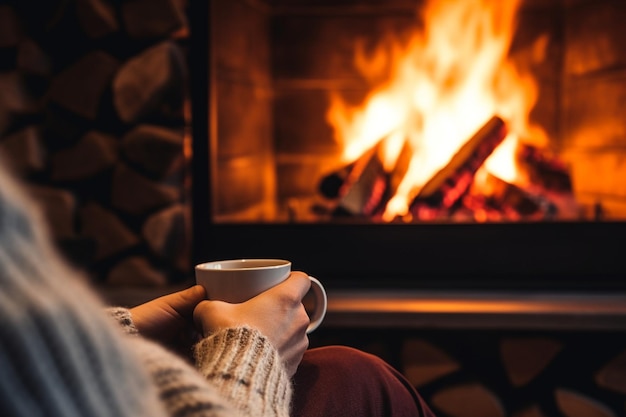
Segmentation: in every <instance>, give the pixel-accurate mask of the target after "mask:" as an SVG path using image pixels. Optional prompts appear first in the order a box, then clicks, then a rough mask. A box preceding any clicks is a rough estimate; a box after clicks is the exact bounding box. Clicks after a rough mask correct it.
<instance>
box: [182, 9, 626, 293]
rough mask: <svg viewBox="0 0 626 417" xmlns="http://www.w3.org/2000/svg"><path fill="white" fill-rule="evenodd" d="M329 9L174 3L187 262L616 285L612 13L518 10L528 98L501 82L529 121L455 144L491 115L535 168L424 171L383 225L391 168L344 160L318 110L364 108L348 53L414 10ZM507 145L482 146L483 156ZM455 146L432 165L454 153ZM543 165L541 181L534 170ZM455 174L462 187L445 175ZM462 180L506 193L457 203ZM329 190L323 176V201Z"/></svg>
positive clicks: (464, 282) (515, 52) (426, 279)
mask: <svg viewBox="0 0 626 417" xmlns="http://www.w3.org/2000/svg"><path fill="white" fill-rule="evenodd" d="M200 3H201V4H200ZM204 3H207V4H204ZM335 3H337V2H332V1H315V2H311V1H305V0H303V1H297V2H294V1H282V0H273V1H252V0H235V1H232V0H229V1H225V0H224V1H219V0H214V1H212V2H194V3H192V4H190V8H191V13H190V19H191V30H192V36H191V40H190V42H191V49H190V51H191V61H190V63H191V65H190V69H191V76H192V82H191V85H192V86H193V88H192V111H193V117H192V120H193V197H194V198H193V200H194V201H193V204H194V207H193V209H194V216H193V225H194V261H198V262H199V261H205V260H207V259H217V258H238V257H254V256H271V257H277V256H278V257H285V258H289V259H291V260H293V261H294V267H295V268H297V269H303V270H306V271H308V272H310V273H311V274H313V275H317V276H319V277H320V278H322V279H323V280H324V282H325V283H327V285H328V286H329V287H355V286H356V287H359V288H388V287H395V288H413V289H415V288H417V289H419V288H448V289H449V288H458V289H467V288H470V289H516V290H517V289H519V290H523V289H543V290H559V291H562V290H581V291H582V290H584V291H592V290H611V289H623V288H624V287H626V284H625V283H624V280H623V277H624V276H626V262H624V261H623V260H622V259H621V256H620V255H621V250H620V247H619V244H617V243H615V241H616V240H617V241H619V239H620V237H621V236H623V235H624V232H626V222H625V221H624V219H626V192H625V191H624V189H625V186H626V175H624V174H623V172H624V171H623V162H622V160H623V159H624V155H626V153H625V152H626V139H625V137H624V135H623V132H624V130H625V129H624V124H623V122H622V120H621V118H620V117H619V116H618V114H619V113H618V112H619V111H620V103H621V102H622V99H623V97H624V96H625V95H626V83H625V82H624V81H626V70H625V69H624V65H623V62H625V61H624V59H623V58H624V57H622V54H623V53H622V52H621V50H620V48H618V45H619V41H620V38H619V37H620V36H621V35H620V30H619V22H620V16H624V15H626V6H623V5H621V4H620V3H617V2H613V1H609V0H607V1H602V2H586V1H576V2H561V1H557V0H554V1H549V2H539V1H529V0H527V1H524V2H521V4H520V8H519V10H518V11H516V13H515V16H516V17H517V18H519V21H518V24H517V26H516V27H515V31H514V36H513V37H512V39H511V40H510V48H508V49H507V51H508V55H507V57H508V58H507V59H510V62H512V63H515V64H516V65H518V66H517V67H516V68H517V70H518V71H519V72H520V73H521V74H522V75H524V76H526V75H531V76H532V81H533V87H532V88H531V87H528V85H527V84H523V85H522V86H521V87H520V85H517V87H516V88H518V89H519V88H522V89H524V91H528V89H529V88H530V89H531V90H532V91H533V92H534V93H533V94H534V96H533V94H531V96H533V97H530V98H528V97H526V98H525V99H526V100H530V99H534V101H532V100H531V101H532V103H531V104H532V106H530V107H529V108H527V109H526V110H527V112H528V116H529V117H528V119H527V120H523V121H522V122H520V121H519V120H518V116H519V118H524V117H525V116H526V114H525V113H524V112H523V111H519V109H518V111H517V112H515V113H514V114H515V115H517V116H515V117H513V116H511V115H510V114H507V113H506V112H507V111H506V110H502V109H501V108H498V107H497V106H495V105H494V106H495V107H494V106H492V107H491V108H490V110H488V111H483V112H482V113H480V115H478V116H477V118H476V120H475V121H474V122H472V123H470V124H469V125H468V126H469V127H468V126H465V136H464V137H463V138H458V137H457V138H456V139H455V140H457V141H461V142H463V141H466V140H469V139H470V138H471V137H475V136H476V132H478V131H479V128H481V127H485V126H487V127H488V126H489V123H490V122H489V120H490V118H491V120H492V121H493V120H496V121H500V122H502V124H503V125H504V126H505V128H506V133H507V134H508V133H511V132H514V133H515V132H516V133H517V134H518V136H522V143H523V144H524V146H518V147H517V149H518V153H517V154H516V156H517V157H518V161H519V158H520V155H522V154H524V155H525V156H526V157H527V158H528V157H529V155H532V158H533V159H532V161H535V162H537V161H540V162H541V163H544V165H541V167H542V169H543V171H542V170H541V169H538V168H537V166H538V165H536V164H535V165H534V167H535V170H534V171H532V172H530V171H526V176H525V181H520V180H519V178H518V179H517V180H515V179H510V178H508V177H505V176H504V174H501V173H498V172H495V174H494V171H489V172H485V170H484V169H483V168H484V167H482V165H483V164H482V163H481V164H478V166H476V167H475V168H476V169H472V170H467V169H465V170H464V171H463V169H461V170H460V171H459V169H456V168H458V166H460V167H462V168H463V167H467V166H469V165H471V163H473V162H474V161H475V159H474V160H473V159H472V158H469V161H470V162H469V163H468V157H467V156H465V157H463V156H460V157H456V160H455V158H452V160H454V162H455V163H454V164H452V163H451V162H447V163H446V162H444V163H443V164H439V165H437V166H436V167H435V168H434V169H433V170H432V172H430V174H428V175H427V176H426V177H424V180H423V181H422V182H421V183H419V182H418V183H417V184H414V185H413V187H412V189H411V190H412V191H411V192H409V193H408V197H406V198H405V199H406V201H408V202H409V203H412V205H410V207H411V209H410V210H408V211H399V212H394V213H393V215H392V216H389V215H385V214H386V213H387V214H388V210H386V208H385V204H386V203H387V202H388V201H389V199H390V197H391V196H390V195H389V193H390V192H392V191H394V188H398V187H397V183H398V179H397V178H395V176H397V174H398V172H399V171H400V170H401V169H399V168H397V167H398V166H401V165H402V164H400V163H397V164H396V168H394V169H392V170H391V171H385V170H384V169H383V168H382V165H383V164H382V162H381V161H380V160H376V159H366V156H367V152H363V153H361V154H360V155H359V156H357V157H352V158H351V159H349V158H346V152H345V149H346V148H347V146H344V145H345V139H346V138H345V134H344V133H345V132H343V133H342V128H341V127H340V125H341V123H339V122H337V123H336V124H333V122H332V120H333V117H332V116H329V114H330V110H329V109H330V108H331V103H333V102H334V103H337V101H336V100H337V99H336V98H335V99H331V97H338V96H339V97H341V99H340V100H342V101H340V102H341V103H343V104H342V105H343V106H344V109H345V108H349V107H350V106H355V108H359V106H361V107H360V108H361V109H362V110H363V111H364V112H365V110H366V109H367V108H368V107H367V99H368V97H370V96H371V95H372V91H378V90H376V89H375V88H372V84H376V83H375V82H374V81H379V78H380V74H379V75H378V77H379V78H376V77H374V76H373V75H372V74H369V76H370V77H373V78H368V75H364V74H363V73H362V72H361V71H360V68H359V65H357V64H356V63H355V62H359V61H353V57H354V55H355V50H358V48H357V45H361V47H362V48H364V50H365V51H369V52H370V55H372V54H371V53H372V51H377V48H380V44H381V42H382V41H383V40H385V39H388V37H389V36H392V35H393V36H394V41H397V42H400V44H401V41H403V40H407V39H411V36H412V35H411V34H414V33H415V31H416V30H417V31H418V32H419V30H424V27H426V26H427V23H426V20H425V18H424V15H423V14H419V11H421V10H423V9H424V8H425V7H426V5H427V4H428V2H426V1H414V0H395V1H394V0H388V1H365V0H361V1H356V0H355V1H346V2H341V3H339V4H335ZM449 3H450V4H453V3H454V2H449ZM488 4H489V2H484V5H483V7H487V5H488ZM493 4H495V5H497V4H498V2H494V3H493ZM492 6H493V5H492ZM496 9H497V7H496ZM416 11H418V13H417V16H418V18H417V19H416ZM499 12H500V13H504V12H505V11H502V10H499ZM507 13H511V11H507ZM420 16H421V19H422V20H420ZM499 18H502V19H504V17H502V16H499ZM207 19H208V20H207ZM207 21H209V22H211V24H210V25H207V24H206V22H207ZM416 27H417V29H416ZM209 28H210V30H209ZM386 45H387V47H388V49H389V48H391V47H390V46H389V45H392V44H391V43H387V44H386ZM393 45H396V46H397V44H393ZM391 49H393V48H391ZM400 49H402V48H400ZM378 51H380V49H378ZM394 51H395V52H394ZM392 52H393V53H397V52H398V51H397V50H393V51H392ZM392 52H389V53H388V54H387V55H385V54H381V53H380V52H378V55H376V54H374V55H376V56H379V57H382V56H389V55H393V53H392ZM361 58H363V56H361ZM372 61H373V62H377V61H376V60H372ZM506 62H507V65H509V64H510V62H509V61H506ZM379 64H380V63H379ZM468 64H469V62H468ZM381 65H382V66H383V67H384V66H385V65H387V66H389V65H390V64H389V63H386V64H381ZM361 66H363V63H362V62H361ZM385 68H386V67H385ZM498 68H499V67H498ZM499 71H500V70H499ZM383 72H384V71H383ZM388 72H389V71H387V72H384V73H386V74H387V73H388ZM507 74H508V73H507ZM516 74H517V73H516ZM518 75H519V74H518ZM522 75H519V76H520V79H522V78H523V79H526V78H524V76H522ZM507 76H510V74H508V75H507ZM500 77H504V76H502V75H500ZM496 78H497V77H496ZM444 81H445V80H444ZM500 81H501V80H500ZM377 85H378V84H377ZM420 91H423V90H420ZM424 94H425V93H424ZM471 97H472V98H476V102H475V103H474V106H473V107H476V108H470V109H468V110H463V111H462V112H461V114H465V113H473V112H474V110H477V108H478V107H479V103H478V98H477V96H476V95H475V93H472V95H471ZM421 98H422V99H423V98H424V96H423V95H422V96H421ZM500 98H501V97H500ZM333 100H335V101H333ZM507 100H509V101H506V100H504V101H506V102H507V103H510V101H511V100H512V99H510V98H508V99H507ZM494 102H498V100H495V99H494ZM589 103H593V105H590V104H589ZM496 104H497V103H496ZM526 104H528V103H526ZM457 116H458V115H457ZM499 116H502V119H500V118H499ZM334 117H335V119H337V118H339V119H341V118H342V117H343V119H342V120H343V122H344V129H343V130H344V131H345V130H349V129H345V124H346V123H347V122H346V120H347V121H349V122H351V123H352V127H353V128H354V123H355V122H354V120H355V119H356V117H355V116H354V114H353V113H350V112H349V111H345V112H344V114H342V115H340V116H336V115H335V116H334ZM351 117H352V118H351ZM388 117H389V116H388ZM420 117H422V118H424V120H425V116H424V114H420ZM493 117H495V119H494V118H493ZM411 120H413V119H411ZM447 120H449V123H451V124H454V123H455V121H457V120H459V119H457V118H448V119H447ZM402 123H404V124H407V122H406V120H405V121H404V122H402ZM411 123H413V122H411ZM424 123H425V122H424ZM459 123H460V121H459ZM348 124H349V123H348ZM520 125H523V127H521V128H520ZM338 126H339V127H338ZM370 131H371V130H370ZM370 131H368V132H370ZM538 131H539V132H540V133H536V132H538ZM381 132H383V133H377V134H376V135H377V136H376V137H375V138H374V139H375V140H377V141H378V140H379V141H380V142H383V139H385V138H389V137H391V136H392V135H391V134H390V133H389V132H390V131H389V129H388V130H384V129H383V130H382V131H381ZM520 132H521V133H520ZM529 132H530V133H529ZM413 133H414V132H408V133H407V132H403V134H404V135H405V137H409V136H411V135H412V134H413ZM342 134H344V136H341V135H342ZM472 135H474V136H472ZM338 136H339V137H340V140H338V139H337V138H338ZM496 136H497V135H496ZM341 138H343V142H342V140H341ZM442 138H443V137H442ZM385 140H386V139H385ZM507 140H509V138H508V136H507V139H506V140H505V139H504V137H499V136H497V138H496V140H495V142H497V143H494V148H495V147H497V146H498V145H499V143H500V141H503V143H504V142H506V141H507ZM524 140H525V142H524ZM406 143H408V141H407V142H406ZM411 143H412V144H413V145H414V142H411ZM461 144H462V143H461ZM421 145H422V146H423V147H424V148H427V147H428V145H426V144H423V143H422V144H421ZM377 146H382V145H380V144H378V142H376V143H374V144H370V145H368V146H364V148H366V150H367V151H369V152H377V148H376V147H377ZM459 147H460V145H457V146H456V148H455V149H456V150H457V151H453V152H452V153H450V154H449V155H448V156H447V157H446V158H450V157H451V156H453V155H455V152H456V155H459V154H460V153H461V152H459V151H458V149H459ZM519 149H522V150H524V152H525V153H524V152H522V151H519ZM492 150H493V149H491V150H490V151H489V153H487V154H486V155H483V156H482V157H481V158H483V159H487V158H488V157H489V156H491V154H492ZM412 152H413V154H416V152H415V151H414V150H413V151H412ZM364 155H366V156H364ZM364 159H365V162H362V161H363V160H364ZM400 159H401V158H398V160H400ZM372 160H373V161H374V163H371V162H370V161H372ZM446 160H447V161H450V159H446ZM459 160H460V162H459ZM528 160H529V159H526V161H527V162H528ZM355 161H357V162H358V161H361V163H365V164H366V169H367V171H365V172H366V173H367V174H370V175H373V178H374V181H372V179H371V177H367V176H361V177H359V179H360V180H361V183H360V184H358V185H357V188H356V191H358V192H359V193H361V194H363V193H365V195H364V196H362V195H361V196H359V197H357V198H354V197H351V198H352V199H351V200H350V202H349V204H348V205H347V207H348V209H346V205H345V204H343V205H342V203H345V199H344V200H342V197H345V196H346V195H348V193H349V192H350V189H349V190H348V191H346V190H345V187H344V189H343V191H340V189H341V186H342V185H345V182H346V181H345V179H346V177H347V175H349V174H350V173H351V172H352V173H353V172H354V171H353V167H354V164H355ZM546 161H548V162H547V163H545V162H546ZM457 163H458V164H457ZM455 164H456V165H455ZM455 167H456V168H455ZM546 167H548V168H550V169H552V170H551V171H550V172H548V173H546V170H545V168H546ZM555 167H556V168H555ZM405 170H406V168H405ZM468 171H471V176H470V177H469V180H467V178H466V177H463V176H461V175H457V174H458V172H464V173H466V172H468ZM538 173H539V174H538ZM442 176H443V179H442V180H441V179H440V178H441V177H442ZM477 176H481V177H486V178H492V185H493V181H495V182H496V183H497V184H498V186H499V187H500V188H499V189H500V190H502V189H504V190H505V191H503V192H500V194H498V193H495V192H493V191H492V192H491V194H488V193H487V194H485V193H486V192H485V191H484V189H480V192H479V193H478V194H476V193H474V192H475V191H476V189H479V188H480V187H478V185H477V183H478V180H477V179H476V178H477ZM438 178H439V179H440V180H437V179H438ZM459 178H460V179H459ZM329 180H335V185H334V186H333V187H334V188H333V187H331V189H332V190H333V192H331V193H328V183H329ZM466 180H467V181H466ZM463 181H466V182H463ZM555 182H556V184H557V185H556V186H554V184H555ZM337 184H338V185H337ZM381 184H382V185H381ZM394 184H395V185H394ZM433 184H434V185H433ZM442 184H452V186H451V187H449V188H450V189H453V190H456V191H455V193H456V192H457V191H458V193H457V194H454V195H455V199H454V201H452V203H450V204H449V205H447V206H445V207H443V208H442V206H440V205H438V206H435V207H433V206H432V205H430V203H432V199H425V200H424V201H425V202H426V203H428V204H427V205H426V206H424V204H422V203H424V201H420V200H419V197H420V190H422V191H423V190H424V189H428V187H427V186H426V185H428V186H430V187H434V190H435V192H434V193H433V194H432V195H439V196H440V198H439V200H445V197H446V195H443V197H442V190H444V189H445V187H443V188H442ZM503 184H504V185H503ZM537 184H541V185H542V187H539V188H538V187H537ZM546 184H547V185H546ZM331 185H332V184H331ZM324 186H326V188H324ZM380 187H382V189H381V188H380ZM502 187H504V188H502ZM492 189H493V187H492ZM538 189H539V191H540V192H537V190H538ZM351 190H352V191H354V190H355V188H354V187H352V188H351ZM459 190H460V191H459ZM546 190H547V192H546ZM446 192H447V191H446ZM341 193H343V194H341ZM377 193H378V194H377ZM422 194H423V193H422ZM444 194H445V193H444ZM504 195H506V197H503V196H504ZM511 195H513V197H511ZM381 196H386V198H379V197H381ZM387 197H389V199H387ZM470 197H472V198H470ZM448 200H450V199H449V198H448ZM372 201H375V204H374V205H372V204H371V202H372ZM415 201H417V202H418V203H419V204H413V203H415ZM468 201H469V202H471V204H470V203H468ZM355 202H356V203H355ZM477 202H480V204H478V203H477ZM477 204H478V205H477ZM372 207H373V208H372ZM415 207H421V209H416V208H415ZM425 207H426V209H425ZM503 207H504V208H503ZM505 209H506V210H505Z"/></svg>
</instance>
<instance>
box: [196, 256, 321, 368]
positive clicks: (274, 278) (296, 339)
mask: <svg viewBox="0 0 626 417" xmlns="http://www.w3.org/2000/svg"><path fill="white" fill-rule="evenodd" d="M196 282H197V283H198V284H200V285H202V286H203V287H204V288H205V290H206V294H207V300H205V301H202V302H200V303H199V304H198V305H197V307H196V309H195V310H194V319H195V321H196V323H197V327H198V328H199V329H201V330H202V332H203V333H204V335H208V334H210V333H212V332H214V331H216V330H219V329H224V328H229V327H238V326H244V325H245V326H250V327H253V328H255V329H257V330H258V331H259V332H261V333H262V334H263V335H265V336H266V337H267V338H268V339H269V341H270V343H272V345H273V346H274V347H275V348H276V349H277V350H278V352H279V354H280V355H281V357H282V358H283V361H284V362H285V366H286V369H287V372H288V373H289V374H290V375H293V374H294V373H295V371H296V369H297V367H298V364H299V363H300V360H301V359H302V355H303V354H304V351H305V350H306V349H307V347H308V343H309V342H308V337H307V333H310V332H311V331H313V330H314V329H315V328H317V327H318V326H319V324H320V323H321V321H322V320H323V318H324V315H325V313H326V304H327V300H326V292H325V290H324V287H323V286H322V285H321V283H319V281H318V280H316V279H315V278H312V277H310V276H308V275H307V274H305V273H303V272H297V271H294V272H291V263H290V262H289V261H284V260H275V259H261V260H255V259H252V260H233V261H217V262H208V263H204V264H200V265H198V266H196ZM310 290H311V292H312V293H313V295H314V299H315V307H314V309H313V311H312V313H311V318H310V319H309V316H308V315H307V312H306V311H305V308H304V305H303V304H302V299H303V298H304V296H305V295H306V294H307V293H308V292H309V291H310Z"/></svg>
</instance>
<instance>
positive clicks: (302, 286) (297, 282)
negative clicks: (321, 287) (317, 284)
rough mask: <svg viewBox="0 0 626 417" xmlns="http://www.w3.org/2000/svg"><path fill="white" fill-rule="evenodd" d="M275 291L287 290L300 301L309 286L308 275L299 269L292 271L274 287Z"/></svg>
mask: <svg viewBox="0 0 626 417" xmlns="http://www.w3.org/2000/svg"><path fill="white" fill-rule="evenodd" d="M274 288H275V289H276V290H277V291H287V292H288V293H289V294H293V295H294V297H296V298H297V299H298V301H301V300H302V299H303V298H304V296H305V295H306V293H307V292H309V289H310V288H311V280H310V279H309V276H308V275H307V274H305V273H304V272H301V271H293V272H292V273H291V274H290V275H289V277H288V278H287V279H286V280H284V281H283V282H281V283H280V284H278V285H276V286H275V287H274Z"/></svg>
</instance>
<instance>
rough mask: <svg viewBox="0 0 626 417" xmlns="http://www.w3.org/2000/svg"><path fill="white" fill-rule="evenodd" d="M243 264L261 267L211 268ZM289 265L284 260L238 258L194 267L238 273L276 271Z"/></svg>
mask: <svg viewBox="0 0 626 417" xmlns="http://www.w3.org/2000/svg"><path fill="white" fill-rule="evenodd" d="M234 263H237V264H245V263H251V264H252V263H262V264H261V265H254V266H249V267H243V266H230V267H228V266H226V267H223V266H222V267H219V268H213V267H211V266H215V265H220V264H222V265H223V264H234ZM289 265H291V261H288V260H286V259H278V258H239V259H222V260H217V261H208V262H202V263H200V264H198V265H196V267H195V269H196V270H201V271H240V270H248V271H250V270H267V269H278V268H284V267H285V266H289Z"/></svg>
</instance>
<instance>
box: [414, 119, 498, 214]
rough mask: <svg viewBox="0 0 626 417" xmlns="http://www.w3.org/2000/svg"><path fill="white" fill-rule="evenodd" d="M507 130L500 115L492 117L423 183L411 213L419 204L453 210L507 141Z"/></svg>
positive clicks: (417, 208) (417, 209) (416, 209)
mask: <svg viewBox="0 0 626 417" xmlns="http://www.w3.org/2000/svg"><path fill="white" fill-rule="evenodd" d="M506 135H507V128H506V125H505V123H504V121H503V120H502V119H500V118H499V117H498V116H494V117H492V118H491V119H490V120H489V121H488V122H487V123H486V124H485V125H484V126H483V127H482V128H481V129H480V130H478V132H476V133H475V134H474V136H472V138H471V139H470V140H468V141H467V142H466V143H465V144H464V145H463V146H462V147H461V148H460V149H459V151H458V152H457V153H456V154H455V155H454V156H453V157H452V158H451V159H450V161H449V162H448V164H446V166H444V167H443V168H442V169H441V170H439V171H438V172H437V173H436V174H435V175H433V177H432V178H431V179H430V180H429V181H428V182H426V184H424V186H423V187H422V188H421V189H420V191H419V192H418V194H417V195H416V197H415V199H414V200H413V202H412V203H411V212H416V211H419V207H418V206H420V205H424V204H426V205H428V206H431V207H445V208H452V207H453V206H454V205H455V204H456V203H457V202H458V201H459V199H460V198H461V197H462V196H463V195H464V194H465V192H466V191H467V190H468V189H469V187H470V185H471V184H472V182H473V180H474V174H475V173H476V171H477V170H478V168H480V166H481V165H482V164H483V163H484V162H485V160H486V159H487V157H489V155H491V153H492V152H493V150H494V149H495V148H496V147H497V146H498V145H499V144H500V143H501V142H502V141H503V140H504V138H505V137H506Z"/></svg>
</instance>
